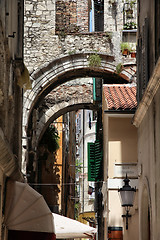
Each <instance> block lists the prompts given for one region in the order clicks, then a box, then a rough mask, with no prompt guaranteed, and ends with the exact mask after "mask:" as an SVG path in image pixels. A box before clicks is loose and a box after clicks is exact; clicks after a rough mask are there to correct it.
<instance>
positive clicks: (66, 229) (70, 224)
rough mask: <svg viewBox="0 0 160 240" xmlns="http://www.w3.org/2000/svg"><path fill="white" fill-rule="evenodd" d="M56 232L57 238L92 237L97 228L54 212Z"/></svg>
mask: <svg viewBox="0 0 160 240" xmlns="http://www.w3.org/2000/svg"><path fill="white" fill-rule="evenodd" d="M53 217H54V224H55V233H56V238H57V239H63V238H92V237H93V236H94V235H95V233H96V232H97V230H96V228H93V227H90V226H88V225H86V224H83V223H81V222H78V221H76V220H73V219H71V218H67V217H64V216H61V215H59V214H56V213H53Z"/></svg>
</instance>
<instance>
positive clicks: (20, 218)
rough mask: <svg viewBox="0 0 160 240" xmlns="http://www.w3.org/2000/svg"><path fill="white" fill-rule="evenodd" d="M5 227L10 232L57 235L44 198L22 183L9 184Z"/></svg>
mask: <svg viewBox="0 0 160 240" xmlns="http://www.w3.org/2000/svg"><path fill="white" fill-rule="evenodd" d="M5 225H6V227H7V229H8V230H19V231H34V232H47V233H55V229H54V219H53V215H52V213H51V211H50V209H49V208H48V206H47V204H46V202H45V200H44V198H43V196H42V195H40V194H39V193H38V192H37V191H35V190H34V189H33V188H32V187H30V186H29V185H28V184H27V183H21V182H12V181H10V182H8V184H7V196H6V207H5Z"/></svg>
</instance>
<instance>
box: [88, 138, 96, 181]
mask: <svg viewBox="0 0 160 240" xmlns="http://www.w3.org/2000/svg"><path fill="white" fill-rule="evenodd" d="M94 155H95V144H94V143H90V142H89V143H88V181H95V157H94Z"/></svg>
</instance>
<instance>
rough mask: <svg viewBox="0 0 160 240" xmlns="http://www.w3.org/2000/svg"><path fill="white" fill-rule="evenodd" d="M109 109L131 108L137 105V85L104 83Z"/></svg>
mask: <svg viewBox="0 0 160 240" xmlns="http://www.w3.org/2000/svg"><path fill="white" fill-rule="evenodd" d="M103 91H104V95H105V97H106V100H107V104H108V110H131V109H135V108H136V107H137V100H136V86H131V85H111V84H110V85H109V84H107V85H104V86H103Z"/></svg>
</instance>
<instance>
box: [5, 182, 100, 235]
mask: <svg viewBox="0 0 160 240" xmlns="http://www.w3.org/2000/svg"><path fill="white" fill-rule="evenodd" d="M5 226H6V227H7V229H8V230H14V231H15V230H17V231H23V232H24V231H29V232H42V233H54V234H56V238H57V239H60V238H61V239H63V238H92V237H93V236H94V234H95V233H96V232H97V230H96V229H95V228H93V227H90V226H88V225H86V224H83V223H80V222H78V221H76V220H73V219H71V218H67V217H64V216H61V215H59V214H55V213H52V212H51V211H50V209H49V208H48V206H47V204H46V202H45V200H44V198H43V196H42V195H41V194H39V193H38V192H37V191H35V190H34V189H33V188H32V187H30V186H29V185H28V184H27V183H21V182H14V181H9V182H8V183H7V195H6V207H5Z"/></svg>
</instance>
